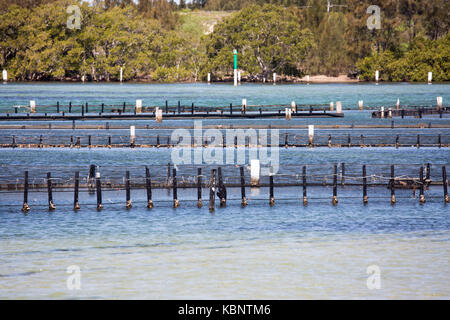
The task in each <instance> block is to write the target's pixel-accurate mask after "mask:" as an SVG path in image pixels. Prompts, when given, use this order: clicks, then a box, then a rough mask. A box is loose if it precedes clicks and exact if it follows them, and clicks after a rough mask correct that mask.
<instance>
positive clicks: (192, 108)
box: [191, 102, 194, 114]
mask: <svg viewBox="0 0 450 320" xmlns="http://www.w3.org/2000/svg"><path fill="white" fill-rule="evenodd" d="M191 113H192V114H194V103H193V102H192V106H191Z"/></svg>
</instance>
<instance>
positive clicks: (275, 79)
mask: <svg viewBox="0 0 450 320" xmlns="http://www.w3.org/2000/svg"><path fill="white" fill-rule="evenodd" d="M275 82H277V74H276V73H275V72H274V73H273V83H274V84H275Z"/></svg>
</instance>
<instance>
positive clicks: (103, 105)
mask: <svg viewBox="0 0 450 320" xmlns="http://www.w3.org/2000/svg"><path fill="white" fill-rule="evenodd" d="M103 112H105V104H104V103H102V113H103Z"/></svg>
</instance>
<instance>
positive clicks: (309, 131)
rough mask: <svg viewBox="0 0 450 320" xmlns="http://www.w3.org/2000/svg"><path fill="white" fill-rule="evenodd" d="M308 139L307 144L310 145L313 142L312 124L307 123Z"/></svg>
mask: <svg viewBox="0 0 450 320" xmlns="http://www.w3.org/2000/svg"><path fill="white" fill-rule="evenodd" d="M308 140H309V144H310V145H312V144H313V143H314V125H313V124H310V125H308Z"/></svg>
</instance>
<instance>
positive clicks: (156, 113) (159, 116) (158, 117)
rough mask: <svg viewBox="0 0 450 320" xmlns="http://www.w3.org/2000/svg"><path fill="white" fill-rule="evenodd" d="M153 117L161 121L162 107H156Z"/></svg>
mask: <svg viewBox="0 0 450 320" xmlns="http://www.w3.org/2000/svg"><path fill="white" fill-rule="evenodd" d="M155 119H156V122H162V109H160V108H158V107H156V110H155Z"/></svg>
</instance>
